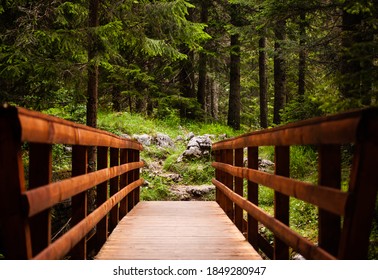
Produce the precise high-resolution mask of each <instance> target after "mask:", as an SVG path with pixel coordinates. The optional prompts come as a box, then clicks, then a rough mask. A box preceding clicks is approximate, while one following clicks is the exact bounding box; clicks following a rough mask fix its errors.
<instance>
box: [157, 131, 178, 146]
mask: <svg viewBox="0 0 378 280" xmlns="http://www.w3.org/2000/svg"><path fill="white" fill-rule="evenodd" d="M155 144H156V145H157V146H159V147H162V148H174V147H175V143H174V142H173V140H172V139H171V138H170V137H169V136H168V135H166V134H163V133H158V134H157V135H156V138H155Z"/></svg>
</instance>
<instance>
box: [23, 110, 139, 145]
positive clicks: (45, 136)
mask: <svg viewBox="0 0 378 280" xmlns="http://www.w3.org/2000/svg"><path fill="white" fill-rule="evenodd" d="M17 110H18V115H19V119H20V122H21V128H22V134H21V135H22V139H21V140H22V141H28V142H36V143H46V144H70V145H78V146H104V147H113V148H124V149H126V148H129V149H136V150H143V146H142V145H141V144H140V143H138V142H137V141H134V140H130V139H126V138H121V137H119V136H117V135H115V134H111V133H109V132H106V131H103V130H99V129H95V128H91V127H89V126H85V125H81V124H76V123H74V122H70V121H67V120H63V119H60V118H56V117H53V116H49V115H46V114H42V113H39V112H35V111H30V110H27V109H24V108H20V107H18V108H17Z"/></svg>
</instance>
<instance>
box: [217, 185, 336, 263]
mask: <svg viewBox="0 0 378 280" xmlns="http://www.w3.org/2000/svg"><path fill="white" fill-rule="evenodd" d="M212 182H213V184H214V185H215V186H216V187H217V188H220V189H221V190H222V191H223V193H224V194H225V195H227V197H229V198H230V199H232V201H234V202H235V203H236V204H238V205H239V206H240V207H241V208H243V209H244V210H245V211H247V213H248V214H250V215H251V216H253V218H255V219H256V220H258V221H259V222H261V223H262V224H264V225H265V226H266V227H267V228H268V229H270V230H271V231H272V232H273V233H274V234H275V235H276V236H278V237H279V238H280V239H281V240H283V241H284V242H285V243H286V244H288V245H289V246H290V247H291V248H293V249H294V250H295V251H296V252H298V253H300V254H301V255H302V256H304V257H305V258H306V259H336V258H335V257H334V256H332V255H331V254H329V253H328V252H327V251H325V250H323V249H322V248H320V247H318V246H317V245H315V244H313V243H312V242H310V241H308V240H307V239H305V238H304V237H302V236H300V235H299V234H298V233H297V232H295V231H293V230H292V229H290V228H289V227H288V226H287V225H285V224H283V223H282V222H280V221H278V220H277V219H275V218H274V217H272V216H270V215H269V214H267V213H265V212H264V211H263V210H261V209H260V208H259V207H258V206H256V205H254V204H253V203H251V202H250V201H248V200H247V199H245V198H244V197H241V196H239V195H237V194H236V193H234V192H232V191H231V190H230V189H229V188H228V187H227V186H225V185H224V184H222V183H221V182H219V181H217V180H215V179H213V180H212Z"/></svg>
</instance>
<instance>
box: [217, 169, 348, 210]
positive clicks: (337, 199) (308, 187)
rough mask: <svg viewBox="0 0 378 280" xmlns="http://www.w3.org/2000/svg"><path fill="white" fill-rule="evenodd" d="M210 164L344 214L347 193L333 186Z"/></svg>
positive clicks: (325, 208)
mask: <svg viewBox="0 0 378 280" xmlns="http://www.w3.org/2000/svg"><path fill="white" fill-rule="evenodd" d="M212 166H214V167H215V168H217V169H219V170H225V171H227V172H229V173H230V174H232V175H234V176H238V177H242V178H246V179H248V180H250V181H252V182H255V183H258V184H261V185H264V186H266V187H269V188H271V189H274V190H275V191H278V192H280V193H283V194H285V195H288V196H292V197H295V198H298V199H301V200H303V201H305V202H309V203H311V204H313V205H315V206H318V207H320V208H322V209H324V210H327V211H329V212H331V213H334V214H337V215H344V214H345V209H346V203H347V200H348V197H349V194H348V193H345V192H342V191H340V190H336V189H334V188H330V187H325V186H318V185H314V184H311V183H306V182H301V181H298V180H294V179H291V178H287V177H284V176H277V175H272V174H268V173H266V172H262V171H259V170H255V169H248V168H240V167H234V166H232V165H226V164H223V163H219V162H213V163H212Z"/></svg>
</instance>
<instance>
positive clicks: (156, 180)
mask: <svg viewBox="0 0 378 280" xmlns="http://www.w3.org/2000/svg"><path fill="white" fill-rule="evenodd" d="M142 177H143V178H144V179H145V180H146V181H147V182H148V183H149V186H148V187H142V188H141V192H140V199H141V200H145V201H156V200H171V199H173V198H174V196H172V194H171V193H170V190H169V184H170V182H169V181H167V180H165V179H163V178H162V177H159V176H151V174H147V173H142Z"/></svg>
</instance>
